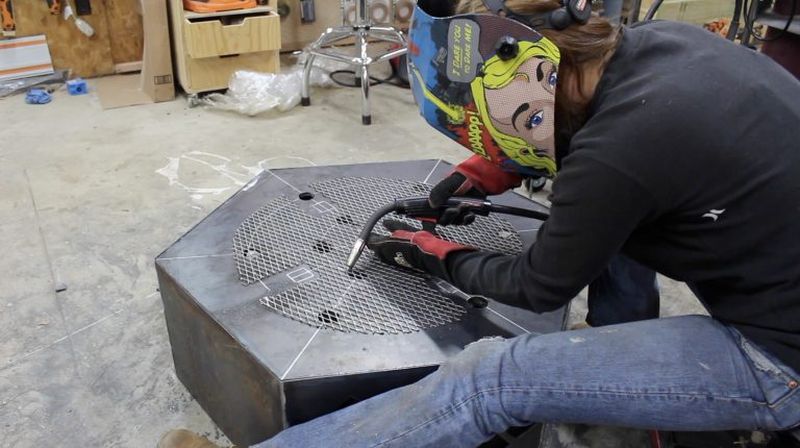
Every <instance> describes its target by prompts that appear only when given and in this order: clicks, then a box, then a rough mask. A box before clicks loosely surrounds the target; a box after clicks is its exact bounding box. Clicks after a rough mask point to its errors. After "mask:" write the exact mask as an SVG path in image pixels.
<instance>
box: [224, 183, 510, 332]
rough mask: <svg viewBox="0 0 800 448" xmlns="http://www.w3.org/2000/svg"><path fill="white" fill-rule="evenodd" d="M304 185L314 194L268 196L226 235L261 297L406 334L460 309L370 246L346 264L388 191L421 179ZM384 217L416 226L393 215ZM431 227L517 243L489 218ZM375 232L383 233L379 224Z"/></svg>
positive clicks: (311, 321)
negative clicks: (258, 285)
mask: <svg viewBox="0 0 800 448" xmlns="http://www.w3.org/2000/svg"><path fill="white" fill-rule="evenodd" d="M311 187H312V189H313V190H314V191H315V193H316V194H315V197H314V198H313V199H310V200H306V201H304V200H301V199H300V198H291V199H290V198H286V197H279V198H276V199H274V200H272V201H270V202H269V203H267V204H265V205H264V206H263V207H261V208H260V209H258V210H257V211H256V212H255V213H253V214H252V215H251V216H250V217H248V218H247V219H246V220H245V221H244V222H242V224H241V225H240V226H239V228H238V229H237V230H236V232H235V233H234V237H233V247H234V257H235V260H236V267H237V270H238V272H239V279H240V281H241V282H242V283H243V284H245V285H249V284H253V283H256V282H258V281H260V280H264V279H266V280H265V281H264V282H263V284H264V285H265V286H267V288H268V292H267V295H266V296H265V297H264V298H263V299H261V303H262V304H263V305H265V306H266V307H268V308H270V309H272V310H274V311H276V312H278V313H280V314H282V315H284V316H286V317H289V318H292V319H295V320H297V321H300V322H303V323H306V324H308V325H312V326H314V327H319V326H325V327H328V328H331V329H335V330H339V331H345V332H359V333H367V334H397V333H410V332H414V331H419V330H424V329H426V328H432V327H436V326H439V325H444V324H448V323H451V322H455V321H458V320H459V319H460V318H461V316H462V315H463V314H465V313H466V310H465V309H464V308H463V307H462V306H461V305H458V304H456V303H454V302H453V301H452V300H451V299H450V298H448V297H446V296H444V295H442V293H441V292H440V291H439V290H438V289H436V288H435V287H432V286H431V284H430V282H429V281H428V279H427V277H426V276H424V275H423V274H420V273H417V272H412V271H408V270H400V269H397V268H394V267H391V266H388V265H386V264H384V263H382V262H380V261H379V260H378V259H377V258H376V257H375V256H374V255H373V254H372V253H371V251H370V250H369V249H366V250H365V251H364V254H363V255H362V256H361V258H360V259H359V262H358V263H357V265H356V266H355V268H354V269H353V271H352V272H349V273H348V272H347V268H346V266H345V261H346V260H347V255H348V254H349V252H350V249H351V247H352V245H353V243H354V242H355V240H356V238H357V237H358V233H359V232H360V230H361V228H362V227H363V225H364V223H365V222H366V221H367V219H368V218H369V216H370V215H371V214H372V213H373V212H374V210H376V209H377V208H379V207H380V206H382V205H384V204H387V203H389V202H391V201H393V200H394V199H395V198H399V197H410V196H426V195H427V194H428V192H429V190H430V187H429V186H428V185H426V184H422V183H415V182H410V181H404V180H393V179H381V178H361V177H345V178H334V179H327V180H324V181H321V182H317V183H314V184H312V185H311ZM306 197H307V196H306ZM384 219H402V220H403V221H405V222H408V223H411V224H414V225H417V226H418V224H419V222H417V221H414V220H409V219H406V218H400V217H398V216H396V215H394V214H390V215H388V216H387V217H386V218H384ZM438 230H439V231H440V234H441V236H442V237H443V238H445V239H449V240H453V241H458V242H460V243H464V244H468V245H472V246H475V247H479V248H485V249H489V250H494V251H499V252H504V253H507V254H516V253H519V252H520V251H521V250H522V241H521V240H520V238H519V235H518V234H517V232H516V231H515V230H514V228H513V227H512V226H511V225H510V224H509V223H508V222H507V221H505V220H502V219H499V218H497V217H494V216H490V217H486V218H484V217H478V218H477V219H476V220H475V222H474V223H473V224H471V225H469V226H450V227H446V228H443V227H439V229H438ZM375 232H376V233H382V234H386V233H387V232H386V231H385V230H384V229H383V227H382V225H380V224H378V226H376V228H375Z"/></svg>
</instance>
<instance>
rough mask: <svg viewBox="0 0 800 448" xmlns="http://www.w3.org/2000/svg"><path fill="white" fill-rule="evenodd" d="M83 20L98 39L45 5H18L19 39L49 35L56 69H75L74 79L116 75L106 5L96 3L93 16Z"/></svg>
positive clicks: (99, 0) (31, 1)
mask: <svg viewBox="0 0 800 448" xmlns="http://www.w3.org/2000/svg"><path fill="white" fill-rule="evenodd" d="M114 1H117V0H114ZM81 18H82V19H83V20H85V21H87V22H88V23H89V24H90V25H91V26H92V27H93V28H94V31H95V34H94V36H92V37H87V36H86V35H84V34H83V33H81V32H80V31H79V30H78V28H77V27H76V26H75V23H74V22H73V21H72V20H69V21H66V20H64V19H63V17H62V16H61V15H52V14H50V12H49V11H48V9H47V2H45V1H38V0H37V1H34V0H26V1H19V2H14V19H15V20H16V24H17V36H18V37H21V36H33V35H36V34H44V35H46V36H47V44H48V45H49V47H50V54H51V56H52V57H53V65H54V66H55V67H56V68H57V69H72V75H73V76H82V77H91V76H98V75H108V74H111V73H114V60H113V59H112V57H111V45H110V43H109V32H108V23H107V21H106V2H105V1H104V0H94V1H92V14H90V15H85V16H81Z"/></svg>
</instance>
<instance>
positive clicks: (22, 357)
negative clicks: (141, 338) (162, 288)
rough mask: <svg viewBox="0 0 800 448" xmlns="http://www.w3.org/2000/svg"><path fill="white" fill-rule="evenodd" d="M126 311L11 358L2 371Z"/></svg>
mask: <svg viewBox="0 0 800 448" xmlns="http://www.w3.org/2000/svg"><path fill="white" fill-rule="evenodd" d="M156 294H158V292H154V293H151V294H148V295H147V296H145V299H149V298H150V297H153V296H154V295H156ZM126 303H127V302H126ZM123 305H124V304H123ZM125 310H126V308H125V307H124V306H123V307H122V308H120V309H118V310H117V311H114V312H113V313H111V314H107V315H105V316H103V317H101V318H99V319H97V320H95V321H94V322H92V323H90V324H87V325H84V326H83V327H81V328H78V329H77V330H74V331H72V332H70V333H69V334H67V335H66V336H62V337H60V338H58V339H56V340H55V341H53V342H51V343H49V344H45V345H43V346H41V347H37V348H35V349H33V350H31V351H29V352H27V353H24V354H22V355H20V356H18V357H16V358H9V360H8V363H6V365H4V366H0V371H2V370H5V369H7V368H10V367H13V366H15V365H17V364H19V363H20V362H21V361H23V360H25V359H27V358H30V357H31V356H33V355H35V354H37V353H39V352H41V351H44V350H47V349H48V348H51V347H54V346H56V345H58V344H60V343H62V342H64V341H67V340H70V341H71V339H72V337H74V336H76V335H78V334H80V333H83V332H84V331H86V330H88V329H90V328H92V327H94V326H95V325H98V324H100V323H102V322H105V321H106V320H108V319H110V318H112V317H114V316H116V315H118V314H120V313H121V312H123V311H125Z"/></svg>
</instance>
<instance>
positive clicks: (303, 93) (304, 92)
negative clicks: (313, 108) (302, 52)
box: [300, 53, 316, 106]
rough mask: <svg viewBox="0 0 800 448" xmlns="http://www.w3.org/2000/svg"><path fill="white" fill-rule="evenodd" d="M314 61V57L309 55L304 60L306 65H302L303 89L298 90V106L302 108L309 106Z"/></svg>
mask: <svg viewBox="0 0 800 448" xmlns="http://www.w3.org/2000/svg"><path fill="white" fill-rule="evenodd" d="M314 59H316V56H314V55H313V54H311V53H309V54H308V58H306V63H305V65H303V87H302V89H301V90H300V104H302V105H303V106H310V105H311V98H310V97H309V87H310V84H311V69H312V68H314Z"/></svg>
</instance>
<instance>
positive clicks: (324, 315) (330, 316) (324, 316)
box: [317, 310, 339, 324]
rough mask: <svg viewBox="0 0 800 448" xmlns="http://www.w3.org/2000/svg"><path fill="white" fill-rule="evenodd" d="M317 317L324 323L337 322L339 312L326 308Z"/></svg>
mask: <svg viewBox="0 0 800 448" xmlns="http://www.w3.org/2000/svg"><path fill="white" fill-rule="evenodd" d="M317 319H319V321H320V322H322V323H323V324H335V323H337V322H339V314H338V313H336V311H331V310H325V311H323V312H321V313H319V316H318V317H317Z"/></svg>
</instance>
